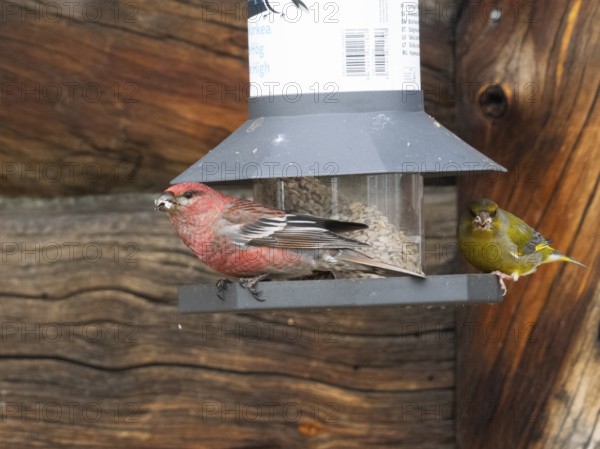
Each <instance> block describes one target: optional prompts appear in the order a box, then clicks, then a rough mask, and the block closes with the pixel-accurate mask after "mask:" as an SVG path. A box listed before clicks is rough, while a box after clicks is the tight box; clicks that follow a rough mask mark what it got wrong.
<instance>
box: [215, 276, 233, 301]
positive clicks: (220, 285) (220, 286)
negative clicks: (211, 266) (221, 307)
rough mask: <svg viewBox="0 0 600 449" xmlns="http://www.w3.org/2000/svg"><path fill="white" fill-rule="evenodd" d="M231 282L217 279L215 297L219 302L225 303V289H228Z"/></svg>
mask: <svg viewBox="0 0 600 449" xmlns="http://www.w3.org/2000/svg"><path fill="white" fill-rule="evenodd" d="M229 284H231V281H230V280H229V279H219V280H218V281H217V297H218V298H219V299H220V300H221V301H225V292H226V291H227V287H229Z"/></svg>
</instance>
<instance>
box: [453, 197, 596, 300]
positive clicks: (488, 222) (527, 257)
mask: <svg viewBox="0 0 600 449" xmlns="http://www.w3.org/2000/svg"><path fill="white" fill-rule="evenodd" d="M457 239H458V246H459V247H460V250H461V252H462V253H463V255H464V256H465V259H467V260H468V261H469V262H470V263H471V265H473V266H474V267H475V268H477V269H478V270H481V271H483V272H486V273H494V274H496V275H497V276H498V278H499V280H500V284H501V286H502V291H503V293H504V294H506V285H505V284H504V281H503V279H512V280H513V281H517V280H518V279H519V277H521V276H526V275H528V274H531V273H533V272H534V271H535V270H536V269H537V267H538V266H540V265H541V264H544V263H550V262H557V261H564V262H571V263H574V264H577V265H580V266H582V267H585V265H583V264H581V263H579V262H577V261H576V260H575V259H573V258H572V257H569V256H566V255H564V254H562V253H559V252H558V251H556V250H555V249H554V248H552V247H551V246H550V244H551V243H552V242H551V241H550V240H548V239H546V238H545V237H543V236H542V235H541V234H540V233H539V232H537V231H536V230H535V229H533V228H532V227H531V226H529V225H528V224H527V223H525V222H524V221H523V220H521V219H520V218H519V217H516V216H514V215H513V214H511V213H510V212H507V211H505V210H502V209H500V208H499V207H498V205H497V204H496V203H495V202H493V201H492V200H488V199H478V200H475V201H473V202H471V204H470V205H469V209H468V210H467V211H466V212H465V213H464V214H463V216H462V217H461V219H460V220H459V222H458V229H457Z"/></svg>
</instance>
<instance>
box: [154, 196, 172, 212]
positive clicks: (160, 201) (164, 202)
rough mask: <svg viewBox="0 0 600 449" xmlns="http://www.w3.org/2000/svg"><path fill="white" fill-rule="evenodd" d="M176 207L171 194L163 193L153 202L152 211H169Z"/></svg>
mask: <svg viewBox="0 0 600 449" xmlns="http://www.w3.org/2000/svg"><path fill="white" fill-rule="evenodd" d="M176 206H177V201H175V197H174V196H173V194H172V193H171V192H165V193H163V194H162V195H161V196H159V197H158V198H156V199H155V200H154V210H160V211H170V210H171V209H174V208H175V207H176Z"/></svg>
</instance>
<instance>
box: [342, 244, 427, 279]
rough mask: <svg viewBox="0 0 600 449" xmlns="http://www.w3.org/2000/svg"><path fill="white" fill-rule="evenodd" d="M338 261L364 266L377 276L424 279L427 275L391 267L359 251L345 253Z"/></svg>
mask: <svg viewBox="0 0 600 449" xmlns="http://www.w3.org/2000/svg"><path fill="white" fill-rule="evenodd" d="M337 259H338V260H339V261H342V262H347V263H351V264H356V265H362V266H364V267H367V268H368V271H371V272H374V273H375V274H383V275H387V276H390V275H398V274H408V275H411V276H416V277H420V278H424V277H425V274H424V273H422V272H420V271H413V270H408V269H406V268H400V267H397V266H395V265H390V264H387V263H385V262H382V261H380V260H377V259H373V258H372V257H369V256H366V255H364V254H362V253H359V252H358V251H349V250H346V251H343V252H342V253H341V254H340V255H339V256H338V257H337Z"/></svg>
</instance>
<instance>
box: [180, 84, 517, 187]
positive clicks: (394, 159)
mask: <svg viewBox="0 0 600 449" xmlns="http://www.w3.org/2000/svg"><path fill="white" fill-rule="evenodd" d="M248 111H249V117H250V118H249V120H247V121H246V122H245V123H244V124H243V125H242V126H241V127H240V128H238V129H237V130H236V131H234V132H233V134H231V135H230V136H229V137H228V138H226V139H225V140H224V141H223V142H221V144H219V145H218V146H217V147H216V148H215V149H213V150H212V151H210V152H209V153H208V154H207V155H206V156H204V157H203V158H202V159H200V160H199V161H198V162H196V163H195V164H193V165H192V166H191V167H189V168H188V169H187V170H185V171H184V172H183V173H182V174H180V175H179V176H177V177H176V178H175V179H173V181H172V183H173V184H176V183H180V182H189V181H197V182H223V181H239V180H247V179H263V178H274V177H275V178H279V177H296V176H315V175H320V176H327V175H337V176H340V175H355V174H378V173H425V174H427V173H430V174H433V173H436V174H440V173H442V174H444V175H456V174H460V173H468V172H474V171H487V170H493V171H506V169H505V168H504V167H502V166H501V165H499V164H497V163H496V162H494V161H493V160H491V159H490V158H488V157H486V156H485V155H483V154H481V153H480V152H478V151H477V150H476V149H474V148H473V147H471V146H470V145H468V144H467V143H465V142H464V141H462V140H461V139H459V138H458V137H457V136H455V135H454V134H453V133H451V132H450V131H449V130H447V129H446V128H444V127H443V126H442V125H440V124H439V123H438V122H437V121H436V120H435V119H434V118H432V117H430V116H429V115H427V114H426V113H425V112H424V109H423V93H422V91H374V92H338V93H335V94H319V95H317V94H304V95H302V96H300V97H298V98H286V97H283V96H272V97H259V98H251V99H250V100H249V107H248Z"/></svg>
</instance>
